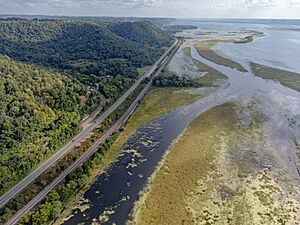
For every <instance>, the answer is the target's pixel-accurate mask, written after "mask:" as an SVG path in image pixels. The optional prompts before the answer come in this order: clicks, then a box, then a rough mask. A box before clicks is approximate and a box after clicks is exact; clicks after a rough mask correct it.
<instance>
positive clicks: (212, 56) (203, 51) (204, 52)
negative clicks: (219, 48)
mask: <svg viewBox="0 0 300 225" xmlns="http://www.w3.org/2000/svg"><path fill="white" fill-rule="evenodd" d="M217 43H218V41H205V42H204V41H200V42H197V43H196V44H195V47H196V49H197V52H198V54H199V55H200V56H202V57H203V58H205V59H207V60H210V61H212V62H214V63H216V64H219V65H223V66H227V67H230V68H232V69H237V70H238V71H240V72H248V71H247V70H246V69H245V68H244V67H243V66H242V65H240V64H239V63H237V62H235V61H233V60H231V59H228V58H225V57H223V56H220V55H218V54H217V53H215V52H214V51H213V50H212V48H213V46H214V45H215V44H217Z"/></svg>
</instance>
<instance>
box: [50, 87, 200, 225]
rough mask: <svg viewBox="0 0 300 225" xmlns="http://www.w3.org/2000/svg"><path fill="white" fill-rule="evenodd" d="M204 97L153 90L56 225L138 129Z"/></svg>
mask: <svg viewBox="0 0 300 225" xmlns="http://www.w3.org/2000/svg"><path fill="white" fill-rule="evenodd" d="M203 96H204V94H199V93H198V92H196V91H193V89H187V88H156V89H152V90H151V91H150V92H149V93H148V94H147V95H146V97H145V98H144V100H143V101H142V102H141V104H140V105H139V107H138V108H137V110H136V111H135V112H134V114H133V115H132V117H131V118H130V119H129V120H128V122H127V124H126V126H125V127H124V129H123V130H122V132H120V134H119V135H118V137H117V138H116V139H115V141H114V143H113V144H112V146H111V147H110V150H109V151H108V152H107V153H106V155H105V157H104V158H103V161H102V162H101V163H100V164H99V165H98V166H97V168H95V169H94V170H93V171H92V174H91V176H90V177H89V178H88V182H87V184H86V185H85V187H84V188H82V189H81V191H80V192H78V193H77V194H76V195H75V196H74V197H73V198H72V199H71V200H70V201H69V203H68V204H67V205H66V207H65V210H64V211H63V213H62V215H61V216H60V218H59V219H58V220H57V221H56V222H55V223H54V224H60V223H61V222H62V221H63V220H64V218H67V217H68V216H69V215H70V213H71V211H72V209H74V208H76V207H77V204H76V203H77V202H78V200H79V199H80V197H81V195H82V194H83V193H84V192H85V191H86V190H87V189H88V188H89V186H90V185H91V184H92V183H93V182H94V181H95V179H96V178H97V176H98V175H99V174H101V173H103V172H104V171H105V170H106V169H107V168H108V167H109V165H110V164H111V163H112V162H114V161H115V160H116V159H117V157H118V156H119V154H120V152H121V149H122V147H123V145H124V144H125V142H126V141H127V140H128V138H129V137H130V136H131V135H132V134H134V132H135V131H136V130H137V129H138V128H140V127H142V126H143V125H145V124H146V123H147V122H150V121H152V120H154V119H157V118H159V117H161V116H162V115H164V114H165V113H167V112H169V111H171V110H173V109H175V108H176V107H178V106H180V105H184V104H189V103H192V102H194V101H195V100H196V99H197V98H200V97H203Z"/></svg>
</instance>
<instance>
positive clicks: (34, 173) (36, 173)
mask: <svg viewBox="0 0 300 225" xmlns="http://www.w3.org/2000/svg"><path fill="white" fill-rule="evenodd" d="M177 42H178V41H177V40H176V41H175V42H174V44H173V45H172V46H171V47H170V48H169V49H168V50H167V51H166V52H165V53H164V54H163V55H162V56H161V57H160V59H159V60H158V61H157V62H156V63H155V64H154V65H153V66H152V67H151V68H150V69H149V70H148V71H147V72H146V73H145V74H144V75H143V76H141V77H140V78H139V79H138V80H137V81H136V82H135V83H134V84H133V85H132V86H131V87H130V88H129V89H128V90H127V91H126V92H125V93H124V94H123V95H122V96H121V97H120V98H119V99H118V100H117V101H116V102H115V103H114V104H113V105H112V106H111V107H110V108H109V109H108V110H106V111H105V112H104V113H103V114H102V115H100V116H99V117H98V118H97V119H96V120H95V121H94V123H92V124H90V125H89V126H88V127H86V129H84V130H83V131H82V132H81V133H79V134H78V135H77V136H75V137H74V138H73V139H72V140H71V141H70V142H69V143H67V144H66V145H65V146H64V147H63V148H61V149H60V150H59V151H57V152H56V153H55V154H54V155H52V156H51V157H50V158H49V159H47V160H46V161H45V162H43V163H42V164H41V165H39V166H38V167H37V168H36V169H35V170H34V171H32V172H31V173H30V174H29V175H27V176H26V177H25V178H24V179H23V180H21V181H20V182H19V183H17V184H16V185H15V186H14V187H12V188H11V189H10V190H8V191H7V192H6V193H5V194H3V195H2V196H1V197H0V208H1V207H3V206H4V205H5V204H6V203H7V202H8V201H10V200H11V199H13V198H14V197H15V196H16V195H17V194H18V193H20V192H21V191H22V190H24V189H25V188H26V187H27V186H28V185H29V184H30V183H32V182H33V181H34V180H35V179H36V178H37V177H38V176H40V175H41V174H42V173H43V172H45V171H46V170H47V169H48V168H50V167H51V166H52V165H53V164H54V163H55V162H57V161H58V160H59V159H60V158H62V157H63V156H64V155H65V154H67V153H68V152H69V151H70V150H72V149H73V148H74V147H75V146H76V145H77V144H78V143H79V142H80V141H81V140H83V139H85V138H86V137H88V136H89V134H90V133H91V132H92V131H93V130H94V129H95V128H96V127H98V126H99V125H100V124H101V123H102V122H103V121H104V120H105V119H106V118H107V117H108V116H109V115H110V114H111V113H112V112H114V110H115V109H117V108H118V107H119V106H120V105H121V104H122V103H123V102H124V101H125V100H126V99H127V97H128V96H129V95H130V94H131V93H132V92H133V91H134V90H135V89H136V88H137V87H138V86H139V85H140V84H141V82H142V81H143V80H144V79H145V78H146V77H149V76H150V75H151V74H152V73H153V72H154V71H155V69H157V67H158V65H159V64H160V63H161V62H162V60H164V59H165V58H166V56H167V55H168V54H169V53H170V51H171V50H172V49H174V47H175V46H176V45H177Z"/></svg>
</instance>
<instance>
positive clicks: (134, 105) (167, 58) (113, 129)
mask: <svg viewBox="0 0 300 225" xmlns="http://www.w3.org/2000/svg"><path fill="white" fill-rule="evenodd" d="M178 47H179V44H178V42H177V41H176V43H174V45H173V46H172V48H171V49H170V50H169V51H168V52H167V53H166V54H164V57H163V58H162V59H163V61H162V63H161V65H160V66H159V67H156V68H154V69H153V71H152V73H153V72H155V74H154V75H153V76H152V77H151V80H150V82H149V83H148V84H147V85H146V86H145V87H144V89H143V90H142V91H141V92H140V93H139V95H138V96H137V97H136V98H135V100H134V101H133V102H132V103H131V105H130V106H129V108H128V109H127V110H126V112H125V113H124V114H123V115H122V117H121V118H120V119H119V120H118V121H117V122H116V123H115V124H114V125H113V126H112V127H110V128H109V130H108V131H107V132H106V133H104V134H103V135H102V136H101V137H100V138H99V139H98V140H97V141H95V143H94V144H93V145H92V146H91V147H90V148H89V149H88V150H87V151H86V152H84V154H83V155H82V156H81V157H80V158H79V159H77V160H76V161H75V162H74V163H73V164H72V165H71V166H69V167H68V168H67V169H66V170H65V171H63V172H62V173H61V174H60V175H59V176H58V177H57V178H56V179H55V180H54V181H52V183H51V184H49V185H48V186H47V187H46V188H44V189H43V190H42V191H41V192H40V193H39V194H38V195H37V196H35V197H34V198H33V199H32V200H31V201H30V202H29V203H28V204H27V205H26V206H25V207H23V208H22V209H21V210H20V211H18V213H17V214H16V215H15V216H14V217H13V218H11V219H10V220H9V221H8V222H7V225H8V224H9V225H12V224H17V222H18V221H19V220H20V219H21V218H22V217H23V216H24V215H25V214H26V213H27V212H28V211H29V210H31V209H32V208H34V207H35V206H36V205H37V204H38V203H39V202H40V201H41V200H42V199H43V198H44V197H45V196H46V195H47V194H48V193H49V192H50V191H51V190H52V189H53V188H55V187H56V186H57V185H58V184H59V183H61V182H62V181H63V180H64V179H65V178H66V176H67V175H68V174H69V173H71V172H72V171H74V170H75V169H76V168H77V167H79V166H80V165H81V164H82V163H83V162H85V161H86V160H88V159H89V158H90V157H91V156H92V155H93V154H94V153H95V152H96V151H97V150H98V148H99V146H100V145H101V144H103V143H104V142H105V141H106V140H107V138H108V137H110V136H111V135H112V134H113V133H114V132H116V131H118V130H119V128H120V127H121V126H122V125H123V124H124V123H126V122H127V120H128V118H129V117H130V116H131V114H132V113H133V112H134V110H135V109H136V108H137V106H138V104H139V102H140V101H141V100H142V99H143V97H144V96H145V94H146V93H147V92H148V91H149V89H150V87H151V84H152V81H153V79H154V78H155V77H156V76H158V75H159V74H160V73H161V71H162V70H163V69H164V68H165V67H166V66H167V64H168V63H169V61H170V60H171V58H172V57H173V56H174V54H175V53H176V51H177V50H178ZM170 51H172V52H171V53H170ZM169 53H170V54H169ZM168 54H169V55H168ZM156 69H157V70H156ZM155 70H156V71H155ZM150 75H151V74H149V75H148V76H150Z"/></svg>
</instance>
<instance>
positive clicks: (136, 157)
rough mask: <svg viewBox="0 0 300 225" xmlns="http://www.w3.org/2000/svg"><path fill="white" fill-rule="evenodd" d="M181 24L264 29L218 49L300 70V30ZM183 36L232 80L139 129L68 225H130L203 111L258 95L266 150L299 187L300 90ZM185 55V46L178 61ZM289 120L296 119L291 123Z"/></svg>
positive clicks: (214, 28) (220, 31)
mask: <svg viewBox="0 0 300 225" xmlns="http://www.w3.org/2000/svg"><path fill="white" fill-rule="evenodd" d="M177 23H179V24H192V25H197V26H198V27H199V29H201V31H210V32H216V33H215V34H214V35H220V36H223V35H226V32H229V31H236V30H238V29H249V30H255V31H261V32H264V33H265V34H266V35H265V36H264V37H260V38H258V39H256V40H255V41H254V42H252V43H247V44H238V45H237V44H236V45H234V44H230V43H226V44H220V45H217V46H216V51H217V52H218V53H220V54H222V55H224V56H227V57H231V58H232V59H234V60H236V61H239V62H241V63H242V64H243V65H245V66H246V67H247V68H248V67H249V65H248V63H249V61H254V62H257V63H260V64H264V65H272V66H274V67H275V66H276V67H280V68H284V69H286V70H291V71H295V72H298V73H300V64H299V63H297V60H298V59H299V55H300V44H299V40H300V31H292V30H290V29H291V26H286V25H285V26H282V25H280V26H279V25H278V26H276V25H273V24H272V25H263V24H248V23H247V24H236V23H232V24H228V23H221V22H220V23H219V22H207V21H205V22H203V21H183V20H182V21H177ZM292 28H294V26H292ZM299 29H300V27H299ZM184 35H185V36H188V37H191V39H188V42H189V45H190V47H191V49H192V57H193V58H195V59H197V60H199V61H202V62H203V63H205V64H207V65H209V66H211V67H213V68H214V69H216V70H218V71H220V72H222V73H223V74H225V75H226V76H227V77H228V82H226V84H224V85H222V86H221V87H220V88H219V89H218V90H216V91H213V92H212V93H211V94H210V95H209V96H208V97H205V98H202V99H200V100H198V101H197V102H195V103H193V104H190V105H186V106H182V107H179V108H177V109H176V110H174V111H173V112H170V113H168V114H166V115H165V116H163V117H162V118H159V119H157V120H155V121H152V122H151V123H149V124H147V125H146V126H144V127H142V128H141V129H139V130H138V131H137V132H136V133H135V134H134V135H133V136H132V137H131V138H130V139H129V140H128V141H127V143H126V145H125V146H124V150H123V153H122V154H121V155H120V156H119V158H118V160H117V161H116V162H115V163H113V164H112V165H111V167H110V168H109V170H108V171H107V172H106V173H104V174H102V175H100V176H99V177H98V178H97V180H96V181H95V183H94V184H93V185H92V186H91V187H90V189H89V190H88V191H86V192H85V193H84V195H83V200H82V203H81V205H82V206H87V207H85V210H82V209H80V208H76V209H74V210H73V212H72V216H71V217H69V219H68V220H67V221H65V222H64V224H79V223H80V224H92V223H93V222H94V223H95V224H97V223H99V222H100V223H101V224H125V223H126V221H127V220H128V219H129V218H130V214H131V210H132V208H133V206H134V203H135V202H136V201H137V200H138V199H139V193H140V192H141V191H142V190H143V188H144V187H145V185H146V184H147V181H148V178H149V177H150V176H151V175H152V174H153V172H154V171H155V168H156V167H157V165H158V164H159V162H160V161H161V159H162V157H163V155H164V154H165V152H166V150H167V149H168V148H169V146H170V145H171V144H172V142H173V141H174V140H175V139H176V138H177V137H178V136H179V135H180V134H181V133H182V132H183V130H184V129H185V127H186V126H187V125H188V124H189V123H190V122H191V121H192V120H193V119H194V118H195V117H197V116H198V115H199V114H201V113H202V112H204V111H206V110H208V109H210V108H212V107H214V106H217V105H220V104H222V103H225V102H228V101H235V102H242V101H244V100H245V99H249V98H254V99H256V101H257V102H259V104H260V107H261V110H262V111H263V112H264V114H265V123H264V126H266V129H268V134H269V135H268V138H267V139H268V140H269V143H270V148H268V150H266V151H269V152H268V154H272V155H273V156H274V158H275V160H276V165H277V166H278V168H280V170H281V171H282V172H283V174H285V176H287V177H289V178H290V179H291V180H292V181H291V182H292V183H293V184H294V185H295V186H300V178H299V174H300V163H299V158H297V156H296V153H295V146H294V145H293V143H294V142H293V140H295V139H296V140H298V141H299V143H300V93H299V92H297V91H294V90H291V89H289V88H287V87H284V86H282V85H280V84H277V83H275V82H270V81H266V80H263V79H261V78H259V77H256V76H254V75H253V74H252V73H251V72H246V73H243V72H238V71H236V70H234V69H231V68H228V67H225V66H220V65H217V64H215V63H213V62H211V61H208V60H205V59H204V58H202V57H200V56H199V54H198V53H197V51H196V49H195V48H194V46H193V43H194V39H199V36H197V35H196V36H195V35H192V34H191V33H190V32H186V33H185V34H184ZM275 46H276V47H275ZM297 56H298V57H297ZM183 57H184V56H183V54H182V49H180V50H179V52H178V53H177V55H176V56H175V59H176V60H178V59H180V58H183ZM175 59H174V60H175ZM171 65H172V63H171ZM287 118H289V120H288V119H287ZM290 118H293V120H294V121H295V123H294V125H293V126H292V127H291V124H290V123H289V121H290ZM268 164H270V162H268ZM81 208H82V207H81Z"/></svg>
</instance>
